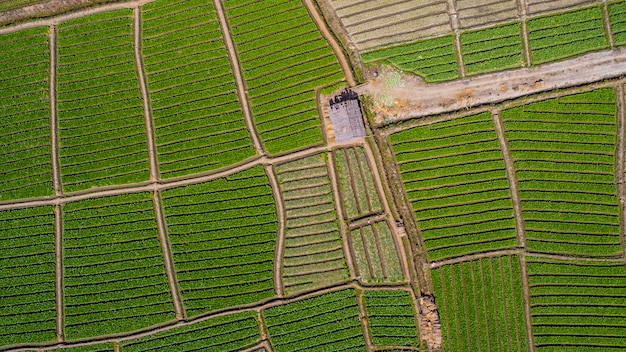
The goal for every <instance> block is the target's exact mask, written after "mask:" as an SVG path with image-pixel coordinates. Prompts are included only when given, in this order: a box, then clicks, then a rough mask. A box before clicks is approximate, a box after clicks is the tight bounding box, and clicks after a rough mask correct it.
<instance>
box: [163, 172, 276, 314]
mask: <svg viewBox="0 0 626 352" xmlns="http://www.w3.org/2000/svg"><path fill="white" fill-rule="evenodd" d="M162 197H163V207H164V212H165V219H166V222H167V227H168V231H169V238H170V241H171V243H172V252H173V257H174V266H175V268H176V273H177V278H178V282H179V286H180V290H181V294H182V298H183V303H184V305H185V309H186V311H187V315H188V316H194V315H198V314H201V313H205V312H208V311H212V310H216V309H220V308H226V307H233V306H236V305H241V304H247V303H254V302H258V301H260V300H263V299H267V298H270V297H272V296H274V283H273V280H272V269H273V264H272V263H273V260H274V247H275V242H276V233H277V229H278V222H277V218H276V207H275V205H274V198H273V197H272V190H271V188H270V186H269V184H268V180H267V177H266V176H265V174H264V172H263V168H262V167H260V166H257V167H254V168H252V169H249V170H246V171H243V172H240V173H237V174H234V175H231V176H227V177H225V178H220V179H217V180H214V181H211V182H207V183H201V184H196V185H191V186H186V187H181V188H175V189H171V190H166V191H164V192H163V193H162Z"/></svg>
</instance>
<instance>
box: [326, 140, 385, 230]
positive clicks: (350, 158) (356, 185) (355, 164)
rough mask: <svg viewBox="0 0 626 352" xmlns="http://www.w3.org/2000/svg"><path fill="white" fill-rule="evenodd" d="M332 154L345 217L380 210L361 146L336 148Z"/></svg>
mask: <svg viewBox="0 0 626 352" xmlns="http://www.w3.org/2000/svg"><path fill="white" fill-rule="evenodd" d="M334 155H335V159H336V162H335V164H336V167H337V173H338V177H339V186H340V190H341V199H342V201H343V208H344V210H345V213H346V214H345V215H346V218H347V219H355V218H359V217H362V216H365V215H368V214H373V213H377V212H380V211H381V210H382V208H381V203H380V198H379V196H378V192H377V191H376V186H375V185H374V179H373V176H372V170H371V168H370V166H369V163H368V161H367V159H366V158H365V154H364V152H363V148H361V147H358V148H342V149H337V150H336V151H335V152H334Z"/></svg>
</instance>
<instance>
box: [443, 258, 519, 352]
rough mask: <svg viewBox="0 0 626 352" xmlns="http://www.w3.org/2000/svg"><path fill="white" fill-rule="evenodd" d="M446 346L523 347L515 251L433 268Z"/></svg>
mask: <svg viewBox="0 0 626 352" xmlns="http://www.w3.org/2000/svg"><path fill="white" fill-rule="evenodd" d="M432 273H433V286H434V288H435V295H438V297H439V298H438V307H439V313H440V316H441V324H442V326H443V331H444V336H443V338H444V350H445V351H458V352H461V351H528V349H527V348H528V347H527V344H526V325H525V322H524V306H523V299H524V298H523V296H522V284H521V276H520V262H519V259H518V258H517V257H515V256H512V257H495V258H486V259H480V260H475V261H467V262H464V263H459V264H453V265H446V266H444V267H441V268H438V269H436V270H433V272H432Z"/></svg>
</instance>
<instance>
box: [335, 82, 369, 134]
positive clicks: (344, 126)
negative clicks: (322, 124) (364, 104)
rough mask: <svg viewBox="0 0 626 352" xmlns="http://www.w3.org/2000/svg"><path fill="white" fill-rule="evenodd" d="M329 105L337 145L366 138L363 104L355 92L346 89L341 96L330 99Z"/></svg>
mask: <svg viewBox="0 0 626 352" xmlns="http://www.w3.org/2000/svg"><path fill="white" fill-rule="evenodd" d="M329 103H330V107H329V108H328V115H329V117H330V123H331V124H332V126H333V132H334V133H335V140H336V141H337V143H343V142H349V141H353V140H356V139H361V138H365V124H364V123H363V114H362V112H361V104H360V103H359V95H358V94H357V93H356V92H355V91H353V90H351V89H345V90H344V91H343V92H341V94H340V95H337V96H335V97H334V98H333V99H330V101H329Z"/></svg>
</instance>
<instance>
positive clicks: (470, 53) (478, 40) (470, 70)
mask: <svg viewBox="0 0 626 352" xmlns="http://www.w3.org/2000/svg"><path fill="white" fill-rule="evenodd" d="M521 31H522V29H521V25H520V23H516V22H515V23H511V24H507V25H504V26H498V27H491V28H487V29H481V30H476V31H468V32H464V33H463V34H461V50H462V51H463V63H464V64H465V71H466V73H467V74H468V75H475V74H479V73H485V72H490V71H499V70H504V69H508V68H515V67H522V66H524V58H523V53H522V36H521Z"/></svg>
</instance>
